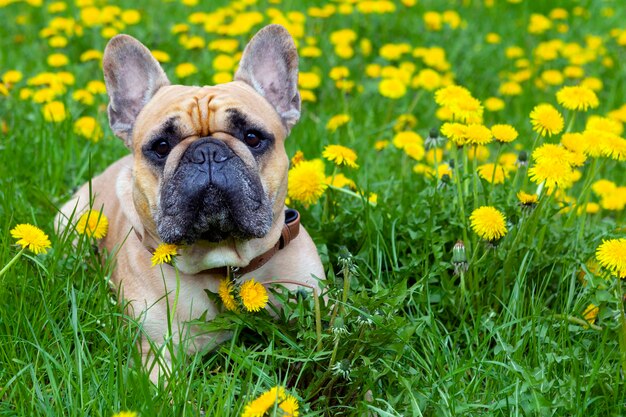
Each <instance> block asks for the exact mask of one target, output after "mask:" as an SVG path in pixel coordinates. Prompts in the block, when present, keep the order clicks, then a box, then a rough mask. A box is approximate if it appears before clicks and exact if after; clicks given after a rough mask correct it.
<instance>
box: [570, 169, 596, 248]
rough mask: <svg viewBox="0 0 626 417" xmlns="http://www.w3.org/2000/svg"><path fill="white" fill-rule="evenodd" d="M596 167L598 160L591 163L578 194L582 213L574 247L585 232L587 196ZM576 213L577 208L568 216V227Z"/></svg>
mask: <svg viewBox="0 0 626 417" xmlns="http://www.w3.org/2000/svg"><path fill="white" fill-rule="evenodd" d="M598 165H599V164H598V158H594V159H593V162H592V163H591V168H590V170H589V171H590V172H589V175H588V176H587V178H586V179H585V184H584V185H583V189H582V191H581V192H580V196H581V200H582V206H581V208H582V212H581V213H580V227H579V228H578V234H577V235H576V245H578V242H580V241H581V239H582V237H583V234H584V232H585V224H586V221H587V203H589V196H590V194H591V193H590V190H591V184H592V183H593V179H594V178H595V176H596V173H597V171H598ZM577 212H578V209H577V208H576V209H575V210H572V212H571V213H570V215H569V218H568V219H567V224H568V225H570V224H571V222H572V219H573V218H574V216H575V215H576V214H577Z"/></svg>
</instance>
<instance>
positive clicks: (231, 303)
mask: <svg viewBox="0 0 626 417" xmlns="http://www.w3.org/2000/svg"><path fill="white" fill-rule="evenodd" d="M217 293H218V295H219V296H220V298H221V299H222V303H224V307H226V309H227V310H229V311H237V303H236V302H235V297H234V296H233V282H232V281H231V280H229V279H228V278H222V279H221V280H220V286H219V289H218V290H217Z"/></svg>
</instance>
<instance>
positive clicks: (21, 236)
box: [11, 223, 51, 255]
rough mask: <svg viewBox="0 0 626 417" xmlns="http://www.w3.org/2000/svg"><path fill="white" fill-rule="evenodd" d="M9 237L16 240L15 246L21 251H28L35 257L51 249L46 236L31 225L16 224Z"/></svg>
mask: <svg viewBox="0 0 626 417" xmlns="http://www.w3.org/2000/svg"><path fill="white" fill-rule="evenodd" d="M11 236H13V238H14V239H17V244H18V245H20V246H21V247H22V249H28V250H30V251H31V252H33V253H34V254H35V255H38V254H40V253H46V252H47V251H48V248H50V247H51V244H50V239H49V238H48V235H47V234H45V233H44V232H43V230H41V229H40V228H38V227H37V226H33V225H32V224H28V223H23V224H18V225H17V226H15V227H14V228H13V229H11Z"/></svg>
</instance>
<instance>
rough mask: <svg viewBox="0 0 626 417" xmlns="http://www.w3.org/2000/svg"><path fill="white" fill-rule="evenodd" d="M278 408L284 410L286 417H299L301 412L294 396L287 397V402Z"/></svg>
mask: <svg viewBox="0 0 626 417" xmlns="http://www.w3.org/2000/svg"><path fill="white" fill-rule="evenodd" d="M278 408H280V409H281V410H283V413H284V414H283V415H284V416H285V417H298V416H299V415H300V412H299V411H298V400H296V397H294V396H293V395H287V398H285V401H283V402H282V403H280V404H279V405H278Z"/></svg>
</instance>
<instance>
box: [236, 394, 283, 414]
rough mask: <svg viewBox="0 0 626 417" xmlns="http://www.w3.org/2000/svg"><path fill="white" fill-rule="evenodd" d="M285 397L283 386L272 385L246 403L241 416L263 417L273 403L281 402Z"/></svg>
mask: <svg viewBox="0 0 626 417" xmlns="http://www.w3.org/2000/svg"><path fill="white" fill-rule="evenodd" d="M285 398H286V395H285V389H284V388H283V387H273V388H271V389H269V390H268V391H266V392H264V393H263V394H261V395H260V396H259V397H258V398H256V399H255V400H252V401H250V402H249V403H248V404H246V406H245V407H244V409H243V413H242V414H241V417H263V415H264V414H265V413H266V412H267V411H268V410H269V409H270V408H271V407H272V406H273V405H274V404H275V403H281V402H283V401H285Z"/></svg>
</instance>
